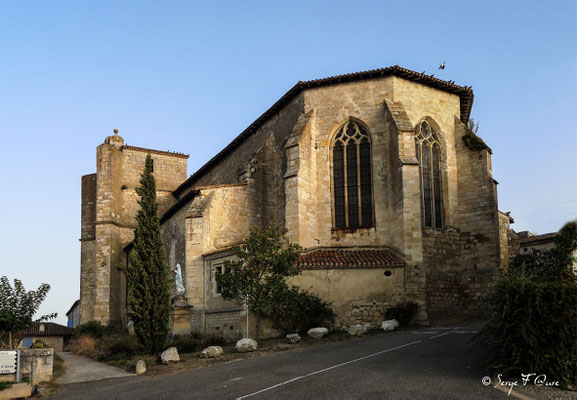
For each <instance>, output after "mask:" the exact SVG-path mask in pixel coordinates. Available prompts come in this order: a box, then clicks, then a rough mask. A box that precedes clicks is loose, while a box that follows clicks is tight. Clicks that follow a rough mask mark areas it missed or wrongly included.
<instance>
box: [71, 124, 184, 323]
mask: <svg viewBox="0 0 577 400" xmlns="http://www.w3.org/2000/svg"><path fill="white" fill-rule="evenodd" d="M148 152H149V151H148V150H146V149H138V148H133V147H126V146H124V140H123V139H122V138H121V137H120V136H118V135H115V136H110V137H108V138H107V139H106V140H105V143H104V144H102V145H100V146H98V148H97V172H96V175H90V176H88V177H86V179H83V193H84V189H86V196H84V194H83V208H82V232H83V238H82V250H81V291H80V292H81V293H80V303H81V306H80V310H81V316H80V322H81V323H84V322H87V321H90V320H97V321H100V322H102V323H104V324H108V323H114V324H116V325H119V324H121V323H124V322H126V321H125V311H126V287H125V286H126V285H125V279H124V277H123V275H122V274H121V273H120V271H118V269H117V268H116V267H117V266H118V265H124V264H125V263H126V256H125V254H124V252H123V248H124V246H126V245H127V244H128V243H130V242H131V241H132V239H133V231H134V228H135V227H136V221H135V215H136V212H137V210H138V209H139V206H138V203H137V200H138V196H137V194H136V192H135V188H136V186H137V185H138V184H139V180H140V175H141V174H142V171H143V169H144V164H145V160H146V155H147V154H148ZM150 152H151V153H152V154H151V155H152V159H153V161H154V171H153V174H154V176H155V179H156V184H157V199H158V202H159V212H160V213H162V212H164V210H166V209H167V208H168V207H170V206H171V205H172V204H174V203H175V202H176V199H175V198H174V197H173V196H172V195H171V190H174V189H175V188H176V187H177V186H178V185H179V184H180V183H181V182H182V181H183V180H184V179H186V158H187V156H183V155H182V154H176V153H174V154H173V153H166V152H157V151H154V150H153V151H150ZM91 199H93V200H91ZM84 200H86V201H84ZM91 202H92V203H93V204H92V203H91ZM92 216H94V217H92ZM92 231H93V232H94V235H93V239H94V240H92V241H90V240H87V239H89V237H88V236H89V233H90V232H92ZM84 235H87V237H86V238H85V237H84Z"/></svg>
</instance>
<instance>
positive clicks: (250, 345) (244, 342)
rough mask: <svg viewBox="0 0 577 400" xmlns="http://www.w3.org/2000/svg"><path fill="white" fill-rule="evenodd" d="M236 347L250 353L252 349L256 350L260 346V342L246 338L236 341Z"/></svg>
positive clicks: (241, 351) (240, 350)
mask: <svg viewBox="0 0 577 400" xmlns="http://www.w3.org/2000/svg"><path fill="white" fill-rule="evenodd" d="M235 347H236V349H237V351H238V352H240V353H248V352H250V351H255V350H256V349H257V348H258V344H257V343H256V341H255V340H252V339H249V338H244V339H240V340H239V341H238V342H236V346H235Z"/></svg>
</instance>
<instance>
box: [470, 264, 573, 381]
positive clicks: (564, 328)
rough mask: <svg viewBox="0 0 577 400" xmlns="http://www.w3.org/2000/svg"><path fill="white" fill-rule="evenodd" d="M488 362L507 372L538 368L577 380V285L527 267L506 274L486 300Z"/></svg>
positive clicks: (555, 376) (551, 376)
mask: <svg viewBox="0 0 577 400" xmlns="http://www.w3.org/2000/svg"><path fill="white" fill-rule="evenodd" d="M485 308H486V310H487V312H488V317H489V320H488V322H487V324H486V326H485V328H484V329H483V331H482V333H481V335H482V337H484V338H485V339H486V340H487V341H488V342H489V343H490V344H491V347H490V348H489V354H488V358H487V362H488V366H489V368H490V369H491V370H494V371H496V372H499V373H503V374H515V375H517V376H518V374H520V373H528V372H531V373H532V372H535V373H538V374H546V375H547V377H548V378H549V379H550V380H558V381H559V382H562V383H563V384H564V385H566V386H568V385H575V384H576V383H577V381H576V377H577V284H576V283H575V282H572V281H569V280H564V281H552V280H548V279H538V278H536V276H535V275H527V274H525V273H524V272H523V271H522V270H521V271H518V270H517V271H516V270H513V271H509V272H506V273H504V274H503V275H502V276H500V277H499V278H498V279H497V281H496V283H495V284H494V285H493V287H492V288H491V290H490V292H489V294H488V295H487V297H486V299H485Z"/></svg>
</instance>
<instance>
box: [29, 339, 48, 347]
mask: <svg viewBox="0 0 577 400" xmlns="http://www.w3.org/2000/svg"><path fill="white" fill-rule="evenodd" d="M30 348H31V349H46V348H48V345H47V344H46V343H44V341H43V340H41V339H36V340H35V341H34V343H32V344H31V345H30Z"/></svg>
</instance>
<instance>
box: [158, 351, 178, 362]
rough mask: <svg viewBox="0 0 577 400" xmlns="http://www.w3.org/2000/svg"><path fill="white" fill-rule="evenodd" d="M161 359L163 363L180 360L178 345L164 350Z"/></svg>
mask: <svg viewBox="0 0 577 400" xmlns="http://www.w3.org/2000/svg"><path fill="white" fill-rule="evenodd" d="M160 360H161V361H162V363H163V364H168V363H170V362H179V361H180V357H179V356H178V350H177V349H176V347H171V348H169V349H166V350H164V351H163V352H162V354H161V355H160Z"/></svg>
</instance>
